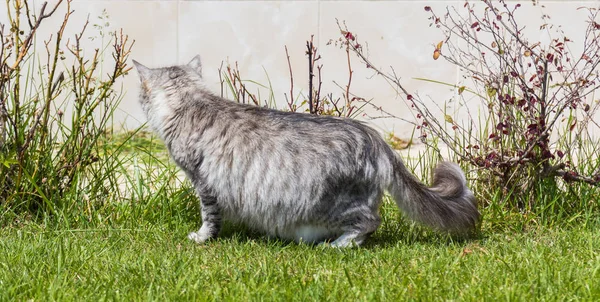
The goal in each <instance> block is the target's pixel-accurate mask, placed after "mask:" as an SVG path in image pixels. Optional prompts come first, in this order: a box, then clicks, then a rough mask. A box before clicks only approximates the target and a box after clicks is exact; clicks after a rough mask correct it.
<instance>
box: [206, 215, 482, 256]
mask: <svg viewBox="0 0 600 302" xmlns="http://www.w3.org/2000/svg"><path fill="white" fill-rule="evenodd" d="M229 239H234V240H235V241H237V242H255V243H259V244H265V245H278V246H282V247H294V246H301V245H304V246H313V247H315V248H319V247H321V246H322V245H321V244H318V243H316V244H311V243H297V242H294V241H290V240H282V239H278V238H274V237H269V236H266V235H264V234H262V233H260V232H256V231H253V230H251V229H249V228H247V227H245V226H243V225H239V224H232V223H229V222H224V224H223V227H222V229H221V232H220V233H219V236H218V237H217V238H215V239H214V240H216V241H220V240H229ZM482 239H485V236H484V235H483V233H481V232H475V233H473V234H468V235H450V234H440V233H435V232H433V231H430V230H426V229H425V228H422V227H410V228H409V229H402V230H396V231H390V230H389V229H388V230H381V229H380V230H378V231H377V232H375V233H374V234H373V235H371V236H370V237H369V238H368V239H367V240H365V242H364V243H363V244H362V245H361V246H360V247H358V248H360V249H368V250H376V249H384V248H392V247H395V246H397V245H398V244H404V245H407V246H410V245H415V244H420V245H423V244H426V245H431V246H449V245H456V244H458V245H466V244H468V243H470V242H473V241H480V240H482Z"/></svg>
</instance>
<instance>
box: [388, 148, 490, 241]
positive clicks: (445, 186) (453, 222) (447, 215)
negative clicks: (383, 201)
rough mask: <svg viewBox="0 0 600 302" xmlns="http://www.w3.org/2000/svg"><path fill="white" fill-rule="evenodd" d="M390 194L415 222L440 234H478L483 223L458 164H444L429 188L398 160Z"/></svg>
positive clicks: (439, 168) (437, 170)
mask: <svg viewBox="0 0 600 302" xmlns="http://www.w3.org/2000/svg"><path fill="white" fill-rule="evenodd" d="M390 193H391V194H392V195H393V197H394V199H395V200H396V204H397V205H398V207H399V208H400V209H401V210H402V211H403V212H404V213H406V214H407V215H408V216H409V217H410V218H411V219H413V220H415V221H418V222H420V223H422V224H424V225H426V226H429V227H431V228H433V229H436V230H438V231H446V232H450V233H468V232H471V231H473V230H475V228H476V225H477V223H478V222H479V219H480V214H479V211H478V210H477V201H476V200H475V196H474V195H473V192H471V190H469V188H467V181H466V179H465V175H464V173H463V171H462V170H461V169H460V167H459V166H458V165H457V164H454V163H450V162H442V163H440V164H439V165H438V166H437V167H436V168H435V171H434V174H433V185H432V186H431V187H429V188H428V187H427V186H425V185H424V184H423V183H421V182H419V181H418V180H417V179H416V178H415V177H414V176H413V175H412V174H411V173H410V172H409V171H408V169H406V167H405V166H404V164H403V163H402V162H401V161H400V159H397V162H396V165H395V171H394V181H393V183H392V185H391V187H390Z"/></svg>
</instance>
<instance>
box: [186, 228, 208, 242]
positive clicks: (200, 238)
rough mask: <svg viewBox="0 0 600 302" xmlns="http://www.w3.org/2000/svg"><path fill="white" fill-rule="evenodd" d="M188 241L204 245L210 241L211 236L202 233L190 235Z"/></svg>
mask: <svg viewBox="0 0 600 302" xmlns="http://www.w3.org/2000/svg"><path fill="white" fill-rule="evenodd" d="M188 239H190V240H192V241H194V242H196V243H204V242H205V241H206V240H208V239H210V236H208V235H207V234H202V233H201V232H200V231H198V232H191V233H189V234H188Z"/></svg>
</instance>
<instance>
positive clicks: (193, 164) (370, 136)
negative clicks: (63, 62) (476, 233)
mask: <svg viewBox="0 0 600 302" xmlns="http://www.w3.org/2000/svg"><path fill="white" fill-rule="evenodd" d="M134 64H135V66H136V68H137V71H138V73H139V75H140V79H141V93H140V103H141V105H142V108H143V110H144V112H145V113H146V115H147V117H148V121H149V124H150V126H151V127H152V128H153V129H154V131H156V132H157V133H158V135H159V136H160V137H161V139H162V140H163V141H164V143H165V144H166V146H167V148H168V150H169V152H170V155H171V157H172V158H173V160H174V161H175V163H176V164H177V165H178V166H179V167H181V169H183V171H185V173H186V174H187V176H188V177H189V179H190V180H191V182H192V184H193V185H194V187H195V189H196V191H197V193H198V195H199V197H200V202H201V208H202V227H201V228H200V230H198V231H197V232H193V233H190V234H189V236H188V237H189V238H190V239H192V240H194V241H195V242H198V243H202V242H204V241H206V240H208V239H210V238H214V237H216V236H217V234H218V233H219V230H220V227H221V221H222V219H226V220H228V221H232V222H236V223H243V224H245V225H247V226H249V227H250V228H253V229H255V230H259V231H262V232H264V233H266V234H268V235H270V236H276V237H279V238H284V239H288V240H295V241H299V242H300V241H301V242H315V243H316V242H324V241H328V240H334V241H333V242H332V243H331V245H332V246H339V247H346V246H350V245H352V244H357V245H359V244H361V243H362V242H363V241H364V240H365V239H366V238H367V237H368V236H369V235H370V234H371V233H373V232H374V231H375V230H376V229H377V227H379V225H380V223H381V218H380V216H379V206H380V204H381V200H382V196H383V193H384V191H386V190H388V191H389V192H390V193H391V195H392V196H393V198H394V199H395V201H396V203H397V205H398V207H400V209H401V210H402V211H403V212H404V213H405V214H407V215H408V216H409V217H410V218H412V219H414V220H416V221H418V222H421V223H422V224H425V225H427V226H430V227H432V228H434V229H436V230H440V231H448V232H452V233H457V232H459V233H460V232H469V231H471V230H473V229H474V228H475V226H476V224H477V222H478V221H479V212H478V211H477V205H476V200H475V197H474V196H473V193H472V192H471V191H470V190H469V189H468V188H467V186H466V180H465V176H464V174H463V172H462V171H461V169H460V168H459V167H458V166H457V165H456V164H453V163H448V162H443V163H441V164H440V165H439V166H438V167H436V169H435V173H434V176H433V185H432V186H431V187H429V188H428V187H426V186H425V185H423V184H422V183H421V182H419V181H418V180H417V179H416V178H415V177H414V176H413V175H411V174H410V172H409V171H408V170H407V169H406V167H405V166H404V164H403V163H402V161H401V159H400V157H399V156H398V155H397V154H396V153H395V152H394V151H393V150H392V149H391V148H390V147H389V146H388V145H387V144H386V143H385V141H384V140H383V139H382V138H381V137H380V135H379V134H378V133H377V132H376V131H375V130H373V129H371V128H369V127H368V126H366V125H365V124H363V123H361V122H359V121H355V120H352V119H344V118H335V117H328V116H315V115H309V114H303V113H292V112H282V111H277V110H271V109H266V108H261V107H257V106H252V105H244V104H238V103H236V102H233V101H230V100H226V99H223V98H221V97H219V96H216V95H215V94H213V93H211V92H210V91H209V90H207V89H206V87H205V86H204V85H203V80H202V70H201V63H200V58H199V57H198V56H196V57H195V58H194V59H193V60H192V61H191V62H190V63H189V64H187V65H182V66H171V67H164V68H156V69H150V68H148V67H145V66H143V65H142V64H140V63H138V62H135V61H134Z"/></svg>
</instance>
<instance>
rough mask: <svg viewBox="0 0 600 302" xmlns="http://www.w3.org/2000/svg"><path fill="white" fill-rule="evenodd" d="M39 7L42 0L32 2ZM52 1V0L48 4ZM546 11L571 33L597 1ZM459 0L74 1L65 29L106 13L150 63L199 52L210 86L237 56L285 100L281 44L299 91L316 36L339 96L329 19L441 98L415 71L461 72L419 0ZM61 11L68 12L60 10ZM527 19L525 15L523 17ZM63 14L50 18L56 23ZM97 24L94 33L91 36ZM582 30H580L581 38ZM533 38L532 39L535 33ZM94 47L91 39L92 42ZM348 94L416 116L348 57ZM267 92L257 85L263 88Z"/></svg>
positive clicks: (129, 87)
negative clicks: (436, 53)
mask: <svg viewBox="0 0 600 302" xmlns="http://www.w3.org/2000/svg"><path fill="white" fill-rule="evenodd" d="M34 2H35V4H36V5H37V6H39V5H40V3H41V2H42V1H38V0H35V1H34ZM49 2H50V4H51V3H53V2H55V1H49ZM521 2H522V3H523V4H524V9H523V11H522V14H523V17H524V19H525V20H524V23H525V24H529V26H532V27H535V26H538V25H539V22H540V21H539V18H538V16H539V15H540V14H541V11H542V8H541V6H539V5H538V6H535V7H534V6H532V5H530V3H531V1H521ZM540 2H542V4H544V6H545V8H544V9H543V11H544V12H546V13H548V14H550V15H551V16H552V20H553V22H555V23H557V24H563V25H564V26H565V30H566V31H567V32H568V33H573V35H574V36H578V35H579V33H578V29H579V31H581V29H583V27H584V23H583V19H582V16H583V15H582V13H581V12H580V11H577V10H576V8H577V7H580V6H598V4H599V1H545V0H541V1H540ZM463 3H464V2H463V1H326V0H321V1H309V0H306V1H176V0H164V1H141V0H112V1H110V0H107V1H102V0H75V1H74V2H73V3H72V9H74V10H75V15H74V18H73V20H72V22H71V24H70V26H69V27H68V29H67V31H68V32H70V34H73V33H74V32H75V31H76V30H77V29H79V28H80V26H81V25H82V24H83V22H84V20H85V17H86V16H87V15H88V14H89V16H90V19H91V20H92V23H93V20H97V18H96V17H97V16H99V15H101V12H102V11H103V10H106V11H107V13H108V15H109V19H108V21H109V23H110V25H109V27H110V28H112V29H117V28H121V27H122V28H123V29H124V31H125V32H126V33H127V34H129V35H130V36H131V37H132V38H134V39H135V40H136V43H135V47H134V50H133V53H132V55H131V57H132V58H134V59H136V60H138V61H140V62H142V63H144V64H146V65H148V66H151V67H152V66H161V65H169V64H178V63H186V62H187V61H188V60H190V59H191V58H192V57H193V56H194V55H195V54H200V55H201V56H202V58H203V63H204V74H205V78H206V79H207V80H208V83H209V86H210V87H211V88H212V89H214V90H215V91H218V90H219V81H218V72H217V69H218V67H219V65H220V64H221V62H222V61H223V60H227V59H228V60H229V61H230V62H235V61H237V62H238V63H239V66H240V69H241V72H242V75H243V76H244V77H245V78H247V79H252V80H255V81H258V82H261V83H264V84H267V76H266V74H265V71H266V73H267V74H268V77H269V78H270V80H271V82H272V85H273V87H274V90H275V96H276V98H278V99H279V100H280V102H281V103H282V105H283V102H284V96H283V95H284V93H286V92H288V91H289V71H288V67H287V61H286V56H285V51H284V46H285V45H287V47H288V49H289V51H290V56H291V62H292V65H293V71H294V77H295V79H296V81H295V82H296V83H295V91H296V92H299V91H300V89H302V90H304V91H306V90H307V62H306V58H305V55H304V52H305V43H306V40H307V39H308V38H309V37H310V35H311V34H314V35H315V42H316V45H317V46H318V47H319V49H320V51H321V54H322V57H323V59H322V62H323V63H324V67H323V75H324V83H323V89H324V91H329V92H334V93H339V92H340V90H339V88H337V87H336V86H335V85H334V84H333V81H334V80H335V81H337V82H338V83H341V84H343V83H345V82H346V81H347V65H346V61H345V60H346V58H345V52H344V51H343V50H340V49H339V48H336V47H335V46H333V45H329V46H328V45H326V44H327V41H329V40H330V39H336V38H338V35H339V34H338V29H337V26H336V23H335V18H338V19H339V20H346V22H347V24H348V26H349V27H350V29H351V30H352V31H354V32H355V33H357V34H358V36H359V38H360V39H361V40H363V41H365V40H366V41H368V42H369V50H370V56H371V58H372V59H373V61H375V62H377V63H378V64H379V65H380V66H381V67H386V66H389V65H392V66H394V68H395V70H396V71H397V73H398V74H399V75H400V76H401V77H402V79H403V81H404V82H405V84H406V86H407V88H409V90H411V91H418V92H419V94H420V95H421V96H422V97H425V98H431V100H432V102H435V103H438V104H443V103H444V102H445V101H448V100H449V99H451V98H452V97H453V96H454V94H455V91H454V90H453V89H448V88H446V87H443V86H439V85H435V84H430V83H426V82H421V81H417V80H414V79H413V78H415V77H422V78H429V79H435V80H440V81H445V82H451V83H454V82H456V81H457V79H458V77H459V72H458V70H457V68H456V67H454V66H452V65H450V64H448V63H444V62H442V61H441V60H440V61H434V60H432V58H431V54H432V51H433V47H434V45H435V44H436V43H437V42H438V41H439V40H440V39H441V35H440V33H439V32H438V31H437V30H435V29H433V28H430V27H429V20H427V17H428V14H427V13H426V12H425V11H424V9H423V7H424V6H425V5H429V6H432V7H433V8H434V9H436V10H437V11H441V10H442V9H444V8H445V7H446V6H448V5H455V6H461V5H462V4H463ZM63 12H64V11H63ZM525 17H527V18H525ZM59 21H60V17H57V18H54V19H53V20H51V22H55V23H57V22H59ZM93 32H94V31H90V33H93ZM579 36H580V35H579ZM534 38H535V37H534ZM89 43H90V46H89V47H94V45H96V44H94V43H98V40H96V41H90V42H89ZM353 66H354V67H355V72H356V73H355V76H354V79H353V85H352V87H353V88H354V89H353V90H354V92H355V93H357V94H358V95H360V96H364V97H367V98H373V99H374V101H375V102H376V104H377V105H380V106H383V107H384V108H386V109H387V110H388V111H390V112H392V113H394V114H396V115H398V116H401V117H404V118H407V119H412V113H411V111H410V110H409V109H408V108H407V106H406V104H405V103H404V102H403V101H402V100H401V99H400V98H397V97H396V95H395V93H394V90H393V89H391V88H390V87H389V85H388V84H386V83H385V82H384V81H382V80H381V79H378V78H374V79H368V77H370V76H372V73H371V72H370V71H368V70H366V69H365V68H363V67H362V66H359V64H358V61H354V65H353ZM137 81H138V80H137V75H136V74H135V72H133V73H132V74H130V75H129V76H128V77H127V78H126V80H125V81H124V83H123V85H124V88H125V90H126V93H127V95H126V97H125V99H124V101H123V103H122V106H121V107H122V111H120V112H119V113H118V116H119V119H120V121H125V124H126V125H128V127H132V126H135V125H139V124H140V123H141V122H144V121H145V119H144V118H143V116H142V114H141V111H140V108H139V106H138V104H137V100H136V99H137V93H138V87H137ZM266 93H267V91H266V90H263V92H262V95H263V96H264V95H266ZM372 122H373V124H374V125H376V126H377V127H379V128H380V129H381V130H383V131H394V132H396V133H397V134H398V135H400V136H408V135H410V133H411V131H412V129H413V128H412V126H410V125H408V124H407V123H404V122H401V121H398V120H390V119H377V120H373V121H372Z"/></svg>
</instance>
